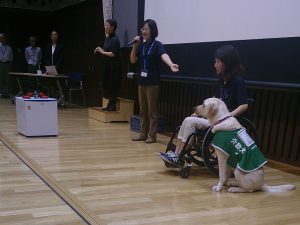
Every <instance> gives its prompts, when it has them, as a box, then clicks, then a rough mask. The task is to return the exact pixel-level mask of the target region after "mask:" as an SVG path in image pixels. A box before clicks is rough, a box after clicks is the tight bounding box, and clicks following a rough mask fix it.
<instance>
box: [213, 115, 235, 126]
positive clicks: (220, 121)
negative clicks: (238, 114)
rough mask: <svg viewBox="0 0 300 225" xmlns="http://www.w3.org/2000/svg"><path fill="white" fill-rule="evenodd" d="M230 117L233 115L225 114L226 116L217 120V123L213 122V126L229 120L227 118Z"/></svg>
mask: <svg viewBox="0 0 300 225" xmlns="http://www.w3.org/2000/svg"><path fill="white" fill-rule="evenodd" d="M230 117H232V115H229V116H225V117H224V118H222V119H220V120H218V121H217V122H215V123H214V124H213V126H216V125H218V124H220V123H222V122H223V121H225V120H227V119H228V118H230Z"/></svg>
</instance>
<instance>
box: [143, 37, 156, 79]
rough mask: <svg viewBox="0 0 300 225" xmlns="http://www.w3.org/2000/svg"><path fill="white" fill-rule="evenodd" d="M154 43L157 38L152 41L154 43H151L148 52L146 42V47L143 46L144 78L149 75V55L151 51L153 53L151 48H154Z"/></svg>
mask: <svg viewBox="0 0 300 225" xmlns="http://www.w3.org/2000/svg"><path fill="white" fill-rule="evenodd" d="M154 43H155V40H154V41H153V42H152V44H151V46H150V48H149V50H148V52H147V54H146V47H145V45H146V44H145V45H144V47H143V69H142V71H141V77H144V78H146V77H148V70H147V66H148V56H149V55H150V53H151V50H152V48H153V45H154Z"/></svg>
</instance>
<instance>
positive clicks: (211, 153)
mask: <svg viewBox="0 0 300 225" xmlns="http://www.w3.org/2000/svg"><path fill="white" fill-rule="evenodd" d="M211 130H212V127H210V128H209V130H208V131H207V133H206V135H205V137H204V139H203V144H202V159H203V162H204V164H205V166H206V168H207V169H208V170H209V172H211V173H212V174H213V175H214V176H218V175H219V166H218V157H217V154H216V152H215V149H214V148H213V147H212V145H211V142H212V139H213V137H214V134H213V133H212V132H211Z"/></svg>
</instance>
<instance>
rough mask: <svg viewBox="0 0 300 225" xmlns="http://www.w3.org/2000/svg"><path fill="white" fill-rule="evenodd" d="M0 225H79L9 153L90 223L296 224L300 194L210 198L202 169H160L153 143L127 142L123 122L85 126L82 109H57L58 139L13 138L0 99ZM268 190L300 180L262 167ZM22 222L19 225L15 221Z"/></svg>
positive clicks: (8, 111)
mask: <svg viewBox="0 0 300 225" xmlns="http://www.w3.org/2000/svg"><path fill="white" fill-rule="evenodd" d="M0 101H2V102H0V136H1V138H2V141H3V142H4V143H5V144H6V145H7V146H8V147H9V148H10V149H11V150H8V148H7V147H5V146H4V145H3V144H1V143H0V167H1V171H0V224H1V225H4V224H5V225H6V224H31V225H32V224H72V225H75V224H84V222H83V220H81V218H80V217H79V216H77V215H76V214H75V213H74V212H73V211H72V209H71V208H69V207H68V205H67V204H66V203H64V202H63V201H62V200H60V199H59V197H57V195H56V194H55V193H54V192H52V191H51V189H49V188H48V187H47V186H46V185H45V184H44V183H43V182H42V181H41V180H40V178H39V177H38V176H36V175H34V174H33V173H32V172H31V171H30V170H29V169H28V168H27V167H26V166H25V165H24V164H23V163H22V161H21V160H19V159H18V158H17V157H16V156H15V155H14V154H13V153H12V152H15V153H16V154H19V157H21V158H23V160H24V161H25V162H28V164H29V165H30V166H32V167H33V168H34V169H35V170H37V173H38V174H39V175H40V176H42V177H43V178H44V179H45V181H46V182H48V183H49V184H48V185H50V186H51V187H52V188H54V190H56V192H57V193H58V195H60V197H61V198H62V199H64V200H65V201H67V202H68V204H69V205H72V206H74V207H73V208H74V209H75V210H76V211H77V212H78V213H79V214H81V213H83V217H87V219H86V221H94V222H90V223H91V224H105V225H138V224H149V225H179V224H180V225H182V224H187V225H199V224H200V225H206V224H207V225H208V224H209V225H212V224H215V225H235V224H238V225H240V224H249V225H267V224H270V225H274V224H278V225H279V224H280V225H281V224H282V225H283V224H284V225H286V224H290V225H292V224H293V225H296V224H298V225H299V224H300V222H299V221H300V213H299V209H300V192H299V189H297V190H295V191H292V192H287V193H275V194H274V193H273V194H271V193H263V192H256V193H251V194H231V193H227V192H226V191H222V192H221V193H214V192H212V191H211V187H212V186H213V185H214V184H215V183H216V182H217V180H216V178H214V177H212V176H211V175H210V173H208V172H207V170H206V169H205V168H199V167H196V166H195V167H193V171H192V175H191V177H190V178H189V179H182V178H180V177H179V176H178V173H177V171H174V170H170V169H166V168H165V167H164V165H163V164H162V161H161V160H160V159H159V158H158V157H157V152H158V151H163V150H164V148H165V146H166V142H167V141H168V139H169V138H168V137H165V136H158V140H159V143H155V144H150V145H149V144H148V145H147V144H144V143H138V142H131V141H130V139H131V138H132V137H133V136H134V135H136V134H135V133H133V132H130V131H129V124H128V123H101V122H98V121H96V120H92V119H88V117H87V110H86V109H60V110H59V125H60V135H59V136H58V137H47V138H46V137H43V138H26V137H24V136H22V135H20V134H18V133H17V131H16V119H15V108H14V106H11V105H9V103H8V102H4V101H3V100H1V99H0ZM265 173H266V174H265V179H266V181H267V183H268V184H281V183H293V184H295V185H297V187H300V176H297V175H293V174H289V173H286V172H283V171H279V170H277V169H274V168H270V167H266V169H265ZM20 221H22V222H20Z"/></svg>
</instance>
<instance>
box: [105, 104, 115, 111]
mask: <svg viewBox="0 0 300 225" xmlns="http://www.w3.org/2000/svg"><path fill="white" fill-rule="evenodd" d="M104 111H107V112H114V111H117V106H116V105H110V106H108V107H107V108H106V109H104Z"/></svg>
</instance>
